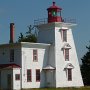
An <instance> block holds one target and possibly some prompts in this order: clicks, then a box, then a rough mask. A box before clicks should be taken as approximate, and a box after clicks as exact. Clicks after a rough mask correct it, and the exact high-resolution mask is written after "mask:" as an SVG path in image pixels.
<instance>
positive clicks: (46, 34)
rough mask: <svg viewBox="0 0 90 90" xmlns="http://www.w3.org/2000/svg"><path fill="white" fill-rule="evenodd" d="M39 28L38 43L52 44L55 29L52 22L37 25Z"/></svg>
mask: <svg viewBox="0 0 90 90" xmlns="http://www.w3.org/2000/svg"><path fill="white" fill-rule="evenodd" d="M49 26H50V27H49ZM37 28H38V30H39V33H38V42H39V43H49V44H54V42H53V41H55V31H54V28H55V27H54V23H53V24H50V23H49V24H43V25H40V26H38V27H37Z"/></svg>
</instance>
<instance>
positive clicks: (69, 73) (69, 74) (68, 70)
mask: <svg viewBox="0 0 90 90" xmlns="http://www.w3.org/2000/svg"><path fill="white" fill-rule="evenodd" d="M67 74H68V81H72V69H67Z"/></svg>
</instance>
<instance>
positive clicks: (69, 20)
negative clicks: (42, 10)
mask: <svg viewBox="0 0 90 90" xmlns="http://www.w3.org/2000/svg"><path fill="white" fill-rule="evenodd" d="M62 22H64V23H74V24H75V23H76V19H72V18H64V19H63V20H62ZM47 23H48V18H43V19H37V20H34V25H40V24H47Z"/></svg>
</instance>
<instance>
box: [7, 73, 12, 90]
mask: <svg viewBox="0 0 90 90" xmlns="http://www.w3.org/2000/svg"><path fill="white" fill-rule="evenodd" d="M12 85H13V84H12V75H11V74H8V75H7V88H8V90H12Z"/></svg>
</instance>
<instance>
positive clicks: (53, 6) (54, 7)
mask: <svg viewBox="0 0 90 90" xmlns="http://www.w3.org/2000/svg"><path fill="white" fill-rule="evenodd" d="M50 9H57V10H62V8H60V7H58V6H56V5H55V2H53V5H52V6H50V7H49V8H48V9H47V10H50Z"/></svg>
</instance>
